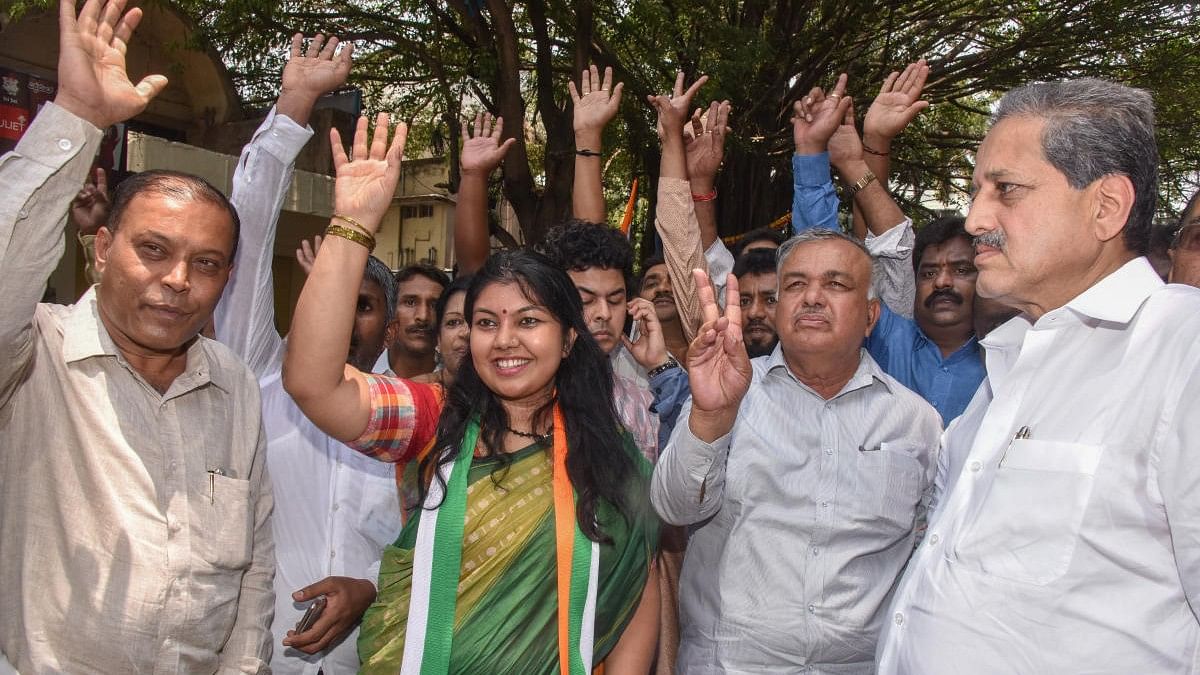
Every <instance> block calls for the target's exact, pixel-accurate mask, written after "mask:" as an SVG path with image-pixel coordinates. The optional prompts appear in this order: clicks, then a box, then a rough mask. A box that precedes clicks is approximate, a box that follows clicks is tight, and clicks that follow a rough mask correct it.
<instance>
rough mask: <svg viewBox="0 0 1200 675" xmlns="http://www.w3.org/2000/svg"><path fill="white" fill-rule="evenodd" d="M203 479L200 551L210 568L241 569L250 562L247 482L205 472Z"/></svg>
mask: <svg viewBox="0 0 1200 675" xmlns="http://www.w3.org/2000/svg"><path fill="white" fill-rule="evenodd" d="M210 479H211V482H209V481H210ZM204 481H205V484H204V494H203V497H202V499H201V504H200V512H201V513H203V514H204V516H203V517H202V518H201V519H200V531H199V532H198V534H199V535H200V540H201V545H200V546H199V550H200V553H201V555H202V556H203V558H204V559H205V560H206V561H207V562H208V563H209V564H211V565H212V566H213V567H218V568H223V569H230V570H239V569H244V568H246V567H248V566H249V565H250V557H251V553H252V551H253V542H254V520H253V513H254V510H253V508H252V507H251V504H250V481H248V480H242V479H240V478H230V477H229V476H222V475H218V474H205V477H204Z"/></svg>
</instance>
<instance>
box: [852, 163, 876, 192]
mask: <svg viewBox="0 0 1200 675" xmlns="http://www.w3.org/2000/svg"><path fill="white" fill-rule="evenodd" d="M876 180H877V179H876V178H875V174H874V173H873V172H872V171H871V170H870V169H867V172H866V173H864V174H863V176H862V178H859V179H858V181H857V182H856V183H855V184H854V185H851V186H850V189H849V190H847V192H849V193H850V194H849V195H848V196H849V197H850V198H851V199H853V198H854V195H856V194H858V193H859V192H860V191H862V189H863V188H865V187H867V186H868V185H870V184H871V183H873V182H875V181H876Z"/></svg>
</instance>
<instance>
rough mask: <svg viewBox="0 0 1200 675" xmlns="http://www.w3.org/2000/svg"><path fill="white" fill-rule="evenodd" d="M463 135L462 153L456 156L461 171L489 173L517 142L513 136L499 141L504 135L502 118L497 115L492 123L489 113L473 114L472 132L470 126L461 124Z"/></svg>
mask: <svg viewBox="0 0 1200 675" xmlns="http://www.w3.org/2000/svg"><path fill="white" fill-rule="evenodd" d="M463 135H464V136H466V137H467V139H466V140H465V141H463V147H462V153H461V154H459V157H458V165H459V167H460V168H461V169H462V171H463V173H481V174H484V175H487V174H490V173H491V172H492V171H493V170H495V168H496V167H498V166H500V162H502V161H504V155H506V154H508V149H509V148H511V147H512V146H513V144H515V143H516V142H517V139H515V138H510V139H508V140H506V141H503V142H501V139H502V138H503V137H504V118H503V117H497V118H496V119H495V124H493V123H492V116H491V114H489V113H479V114H477V115H476V116H475V124H474V132H473V133H472V127H470V126H468V125H467V124H463Z"/></svg>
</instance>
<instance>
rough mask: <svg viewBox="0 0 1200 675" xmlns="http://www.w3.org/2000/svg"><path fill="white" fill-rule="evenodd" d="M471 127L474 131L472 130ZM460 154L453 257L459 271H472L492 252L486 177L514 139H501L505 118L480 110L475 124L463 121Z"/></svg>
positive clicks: (460, 272)
mask: <svg viewBox="0 0 1200 675" xmlns="http://www.w3.org/2000/svg"><path fill="white" fill-rule="evenodd" d="M472 129H474V133H472V131H471V130H472ZM463 135H464V136H466V140H464V141H463V147H462V153H461V154H460V155H459V168H460V171H459V174H460V176H461V179H460V180H459V182H458V195H457V198H458V201H457V202H456V203H455V205H454V259H455V260H457V261H458V273H459V274H474V273H475V271H476V270H478V269H479V268H480V267H483V263H484V261H485V260H487V257H488V254H489V253H491V250H492V247H491V243H490V241H491V233H490V232H489V231H488V213H487V209H488V176H490V175H492V172H493V171H495V170H496V167H498V166H500V162H502V161H504V155H505V154H506V153H507V152H508V149H509V148H511V147H512V146H513V144H514V143H516V142H517V139H515V138H509V139H508V140H506V141H504V142H501V140H500V139H502V138H504V118H503V117H497V118H496V120H495V124H494V125H493V124H492V116H491V115H490V114H488V113H479V114H478V115H476V116H475V124H474V126H473V127H472V126H468V125H467V124H463Z"/></svg>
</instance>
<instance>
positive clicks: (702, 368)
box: [687, 270, 752, 440]
mask: <svg viewBox="0 0 1200 675" xmlns="http://www.w3.org/2000/svg"><path fill="white" fill-rule="evenodd" d="M692 275H693V277H694V278H695V281H696V288H697V290H698V291H699V297H700V311H701V313H702V314H703V316H704V323H703V324H701V325H700V330H699V331H698V332H697V334H696V339H695V340H692V344H691V346H690V347H688V354H687V361H688V363H687V369H688V378H689V380H690V383H691V389H692V410H693V411H694V412H701V413H710V414H712V413H717V414H723V415H729V414H733V413H736V411H737V408H738V406H739V405H740V404H741V402H742V397H744V396H745V395H746V392H747V391H748V390H749V389H750V378H751V374H752V369H751V366H750V357H749V356H748V355H747V354H746V343H745V342H743V340H742V308H741V303H740V301H739V296H738V282H737V277H735V276H733V275H732V274H730V275H729V281H728V285H727V286H726V287H725V313H724V314H722V313H721V310H720V308H718V307H717V299H716V292H715V291H714V290H713V285H712V282H711V281H709V279H708V275H707V274H705V273H704V271H702V270H693V271H692ZM731 423H732V422H731ZM693 431H695V425H693ZM718 435H719V434H718ZM710 440H711V439H710Z"/></svg>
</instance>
